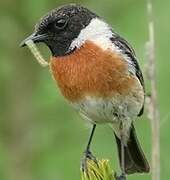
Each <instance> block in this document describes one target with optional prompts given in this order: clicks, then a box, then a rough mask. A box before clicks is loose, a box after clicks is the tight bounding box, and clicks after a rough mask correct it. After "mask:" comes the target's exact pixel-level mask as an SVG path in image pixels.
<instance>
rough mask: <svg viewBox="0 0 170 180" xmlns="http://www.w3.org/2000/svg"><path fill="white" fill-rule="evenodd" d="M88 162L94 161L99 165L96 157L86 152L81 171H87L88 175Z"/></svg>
mask: <svg viewBox="0 0 170 180" xmlns="http://www.w3.org/2000/svg"><path fill="white" fill-rule="evenodd" d="M88 160H92V161H94V162H95V163H96V164H97V159H96V157H95V156H94V155H93V154H92V153H91V152H90V151H89V150H86V151H85V152H84V155H83V158H82V160H81V169H82V171H85V172H87V173H88V167H87V161H88Z"/></svg>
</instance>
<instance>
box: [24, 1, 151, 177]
mask: <svg viewBox="0 0 170 180" xmlns="http://www.w3.org/2000/svg"><path fill="white" fill-rule="evenodd" d="M29 39H31V40H33V41H34V43H40V42H43V43H45V44H46V45H47V46H48V47H49V49H50V50H51V53H52V58H51V60H50V68H51V72H52V75H53V77H54V79H55V80H56V82H57V84H58V86H59V88H60V90H61V92H62V94H63V96H64V97H65V98H66V99H67V100H68V101H69V102H70V104H71V106H73V107H74V109H75V110H76V111H77V112H78V113H79V114H80V115H81V117H82V118H83V119H85V120H87V121H89V122H90V123H91V124H92V127H93V128H92V132H91V136H90V139H89V141H88V145H87V148H86V150H85V159H84V162H83V166H84V167H85V165H86V159H87V158H93V159H94V156H93V155H92V153H91V151H90V144H91V140H92V137H93V134H94V131H95V128H96V125H97V124H100V123H108V124H110V125H111V126H112V128H113V130H114V134H115V137H116V142H117V146H118V154H119V161H120V166H121V170H122V176H121V177H122V178H124V179H125V175H126V174H133V173H146V172H149V164H148V162H147V160H146V158H145V155H144V153H143V151H142V149H141V147H140V145H139V143H138V140H137V137H136V133H135V128H134V126H133V121H134V120H135V119H136V118H137V116H141V115H142V113H143V108H144V99H145V90H144V80H143V76H142V73H141V70H140V67H139V65H138V62H137V57H136V55H135V52H134V50H133V49H132V47H131V46H130V45H129V43H128V42H127V41H126V40H125V39H123V38H122V37H121V36H120V35H119V34H117V33H116V32H114V30H113V29H112V28H111V27H110V26H109V24H107V23H106V22H105V21H104V20H103V19H102V18H101V17H99V16H98V15H96V14H95V13H93V12H91V11H90V10H88V9H87V8H84V7H82V6H79V5H74V4H71V5H65V6H62V7H59V8H57V9H54V10H52V11H50V12H49V13H48V14H47V15H46V16H44V17H43V18H42V19H41V20H40V22H39V23H38V24H37V25H36V28H35V31H34V33H33V34H32V35H31V36H29V37H28V38H27V39H26V40H25V41H23V42H22V44H21V45H22V46H24V45H25V42H26V41H27V40H29Z"/></svg>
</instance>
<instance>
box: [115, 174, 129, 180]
mask: <svg viewBox="0 0 170 180" xmlns="http://www.w3.org/2000/svg"><path fill="white" fill-rule="evenodd" d="M114 177H115V180H126V175H125V174H123V173H122V174H121V175H120V176H117V174H116V173H115V175H114Z"/></svg>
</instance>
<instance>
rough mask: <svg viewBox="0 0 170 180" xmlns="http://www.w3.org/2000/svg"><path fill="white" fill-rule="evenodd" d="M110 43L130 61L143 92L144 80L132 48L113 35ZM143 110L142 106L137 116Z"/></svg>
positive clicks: (116, 35)
mask: <svg viewBox="0 0 170 180" xmlns="http://www.w3.org/2000/svg"><path fill="white" fill-rule="evenodd" d="M111 41H112V42H113V43H114V44H115V45H116V46H117V47H118V48H119V49H121V50H122V53H124V54H126V55H127V56H128V57H129V59H130V60H131V64H132V66H133V67H134V69H135V74H136V76H137V78H138V79H139V81H140V83H141V85H142V87H143V89H144V91H145V85H144V79H143V75H142V71H141V70H140V67H139V64H138V61H137V58H136V55H135V51H134V50H133V48H132V47H131V46H130V45H129V43H128V42H127V41H126V40H125V39H123V38H122V37H120V36H119V35H118V34H114V36H113V37H112V38H111ZM143 110H144V104H143V107H142V109H141V110H140V112H139V114H138V116H141V115H142V114H143Z"/></svg>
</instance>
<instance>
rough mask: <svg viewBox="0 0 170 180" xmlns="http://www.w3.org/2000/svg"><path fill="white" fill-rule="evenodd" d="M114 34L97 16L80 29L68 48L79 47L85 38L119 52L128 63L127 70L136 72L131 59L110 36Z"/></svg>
mask: <svg viewBox="0 0 170 180" xmlns="http://www.w3.org/2000/svg"><path fill="white" fill-rule="evenodd" d="M113 36H114V33H113V32H112V30H111V27H110V26H109V25H108V24H107V23H105V22H104V21H102V20H101V19H99V18H94V19H92V20H91V22H90V23H89V25H88V26H86V27H85V28H84V29H82V30H81V32H80V34H79V36H78V37H77V38H75V39H74V40H73V42H72V43H71V45H70V49H74V48H75V47H76V48H80V47H81V46H82V45H83V44H84V43H85V42H86V41H87V40H89V41H91V42H93V43H95V44H96V45H98V46H99V47H100V48H102V49H103V50H108V49H110V50H111V51H113V52H116V53H118V54H120V55H121V56H122V57H123V58H124V60H125V61H126V62H127V63H128V67H129V71H130V72H131V73H133V74H135V73H136V69H135V67H134V65H133V62H132V61H131V59H130V58H129V57H128V56H127V55H125V54H123V53H122V50H121V49H120V48H119V47H118V46H116V45H115V44H114V43H113V42H112V41H111V40H110V38H112V37H113Z"/></svg>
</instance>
